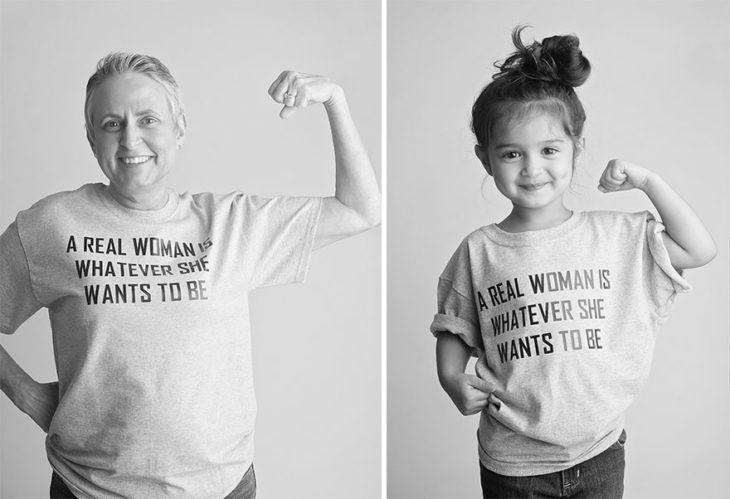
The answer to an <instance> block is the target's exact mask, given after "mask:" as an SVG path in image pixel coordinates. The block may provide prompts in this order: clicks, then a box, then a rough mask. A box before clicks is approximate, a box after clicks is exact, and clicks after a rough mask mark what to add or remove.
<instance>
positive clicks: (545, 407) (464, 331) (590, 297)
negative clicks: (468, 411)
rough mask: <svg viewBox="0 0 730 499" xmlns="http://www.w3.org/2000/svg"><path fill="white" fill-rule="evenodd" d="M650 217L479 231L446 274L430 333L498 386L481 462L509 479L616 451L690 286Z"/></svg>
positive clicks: (586, 218)
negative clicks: (446, 336) (657, 343)
mask: <svg viewBox="0 0 730 499" xmlns="http://www.w3.org/2000/svg"><path fill="white" fill-rule="evenodd" d="M663 229H664V228H663V226H662V225H661V223H659V222H657V221H655V220H654V219H653V217H652V216H651V214H650V213H648V212H643V213H634V214H628V213H613V212H587V213H575V214H573V215H572V216H571V217H570V218H569V219H568V220H567V221H566V222H564V223H562V224H561V225H559V226H557V227H553V228H550V229H546V230H539V231H528V232H521V233H508V232H505V231H502V230H501V229H499V228H498V227H497V226H496V225H489V226H486V227H482V228H481V229H479V230H476V231H474V232H473V233H471V234H470V235H469V236H467V238H466V239H465V240H464V241H463V242H462V243H461V245H460V246H459V248H458V249H457V250H456V253H454V255H453V257H452V258H451V260H450V261H449V263H448V265H447V266H446V269H445V270H444V271H443V273H442V274H441V277H440V279H439V285H438V314H436V316H435V317H434V320H433V323H432V324H431V331H432V332H433V333H434V334H435V335H438V334H439V333H440V332H442V331H446V332H449V333H452V334H455V335H458V336H459V337H460V338H461V339H462V340H463V341H464V342H465V343H466V344H467V345H469V346H470V347H471V348H472V349H473V353H474V355H476V356H478V360H477V364H476V374H477V376H479V377H480V378H482V379H483V380H485V381H486V382H487V383H488V384H489V385H491V387H492V393H491V396H490V399H489V403H488V405H487V407H486V408H485V410H483V411H482V413H481V418H480V423H479V433H478V439H479V457H480V461H481V463H482V464H483V465H484V466H485V467H486V468H488V469H490V470H492V471H494V472H495V473H499V474H502V475H508V476H527V475H538V474H544V473H552V472H556V471H560V470H563V469H567V468H570V467H571V466H574V465H575V464H578V463H580V462H583V461H585V460H587V459H590V458H592V457H594V456H596V455H597V454H599V453H601V452H602V451H604V450H606V449H607V448H608V447H610V446H611V445H612V444H613V443H614V442H615V441H616V440H617V439H618V437H619V435H620V433H621V430H622V429H623V422H624V413H625V411H626V409H627V408H628V406H629V405H630V404H631V402H632V400H633V399H634V397H635V396H636V394H637V393H638V391H639V389H640V387H641V386H642V384H643V382H644V380H645V379H646V377H647V376H648V374H649V369H650V366H651V359H652V353H653V350H654V340H655V334H656V332H657V330H658V328H659V326H660V325H661V323H662V322H663V320H664V319H665V318H666V316H667V313H668V311H669V309H670V308H671V305H672V303H673V301H674V297H675V295H676V293H677V292H681V291H687V290H689V289H690V286H689V284H688V283H687V282H686V281H685V280H684V279H683V278H682V276H681V275H680V274H679V273H678V272H677V271H676V270H675V269H674V268H673V267H672V265H671V263H670V261H669V255H668V253H667V250H666V248H665V246H664V243H663V240H662V237H661V232H662V231H663Z"/></svg>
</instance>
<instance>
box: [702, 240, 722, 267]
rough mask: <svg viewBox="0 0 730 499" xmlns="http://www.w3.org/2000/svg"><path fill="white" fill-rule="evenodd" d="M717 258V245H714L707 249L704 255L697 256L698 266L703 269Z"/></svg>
mask: <svg viewBox="0 0 730 499" xmlns="http://www.w3.org/2000/svg"><path fill="white" fill-rule="evenodd" d="M716 256H717V247H716V246H715V243H712V244H711V245H710V246H709V247H708V248H706V249H705V250H704V251H703V252H702V254H700V255H698V256H697V262H698V264H697V266H698V267H702V266H703V265H707V264H708V263H710V262H711V261H712V260H714V259H715V257H716Z"/></svg>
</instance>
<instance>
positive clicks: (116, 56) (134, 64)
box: [84, 52, 187, 140]
mask: <svg viewBox="0 0 730 499" xmlns="http://www.w3.org/2000/svg"><path fill="white" fill-rule="evenodd" d="M127 71H131V72H134V73H140V74H143V75H145V76H148V77H150V78H152V79H153V80H154V81H156V82H157V83H159V84H160V85H162V86H163V88H164V89H165V91H166V92H167V96H168V99H169V100H170V104H171V106H172V114H173V119H174V120H175V122H176V124H177V126H178V128H180V129H182V130H184V129H185V127H186V126H187V120H186V118H185V107H184V106H183V102H182V93H181V92H180V87H178V85H177V82H176V81H175V78H173V76H172V73H170V70H169V69H167V66H165V65H164V64H162V62H160V60H159V59H157V58H155V57H152V56H149V55H142V54H132V53H128V52H112V53H111V54H108V55H106V56H105V57H103V58H102V59H100V60H99V62H98V63H97V65H96V72H95V73H94V74H93V75H91V78H89V81H88V83H87V84H86V102H85V104H84V116H85V118H86V135H87V136H88V137H89V140H91V138H93V137H94V127H93V125H92V116H91V108H92V101H93V99H94V94H95V93H96V89H97V88H99V86H100V85H101V84H102V83H103V82H104V80H106V79H107V78H109V77H110V76H113V75H118V74H122V73H125V72H127Z"/></svg>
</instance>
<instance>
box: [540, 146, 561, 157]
mask: <svg viewBox="0 0 730 499" xmlns="http://www.w3.org/2000/svg"><path fill="white" fill-rule="evenodd" d="M542 153H543V154H545V155H546V156H553V155H555V154H557V153H558V150H557V149H555V148H554V147H546V148H545V149H543V150H542Z"/></svg>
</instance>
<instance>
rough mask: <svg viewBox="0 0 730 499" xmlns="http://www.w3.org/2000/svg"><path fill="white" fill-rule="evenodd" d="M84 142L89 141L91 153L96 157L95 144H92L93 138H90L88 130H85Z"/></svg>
mask: <svg viewBox="0 0 730 499" xmlns="http://www.w3.org/2000/svg"><path fill="white" fill-rule="evenodd" d="M86 140H88V141H89V146H90V147H91V152H92V153H94V157H96V144H94V137H92V136H91V133H89V129H88V128H87V129H86Z"/></svg>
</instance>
